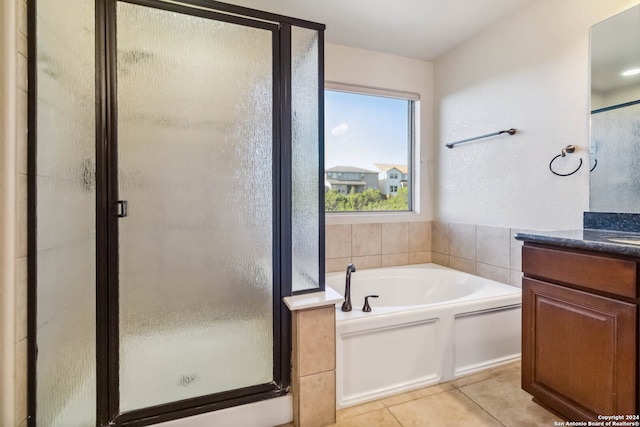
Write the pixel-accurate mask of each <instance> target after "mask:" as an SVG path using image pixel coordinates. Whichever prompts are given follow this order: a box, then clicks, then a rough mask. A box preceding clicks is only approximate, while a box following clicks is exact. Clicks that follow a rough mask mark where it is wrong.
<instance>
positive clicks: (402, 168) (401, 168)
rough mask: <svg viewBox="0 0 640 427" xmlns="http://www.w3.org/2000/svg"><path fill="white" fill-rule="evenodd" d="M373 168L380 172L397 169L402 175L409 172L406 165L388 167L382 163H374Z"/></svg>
mask: <svg viewBox="0 0 640 427" xmlns="http://www.w3.org/2000/svg"><path fill="white" fill-rule="evenodd" d="M375 167H377V168H378V169H380V170H381V171H382V172H388V171H389V170H391V169H398V170H399V171H400V172H402V173H408V172H409V168H408V167H407V165H388V164H383V163H376V164H375Z"/></svg>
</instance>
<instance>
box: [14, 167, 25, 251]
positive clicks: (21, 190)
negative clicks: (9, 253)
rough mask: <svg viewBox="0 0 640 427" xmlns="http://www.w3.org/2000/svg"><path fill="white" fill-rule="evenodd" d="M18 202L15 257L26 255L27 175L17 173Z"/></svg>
mask: <svg viewBox="0 0 640 427" xmlns="http://www.w3.org/2000/svg"><path fill="white" fill-rule="evenodd" d="M17 181H18V194H17V198H18V203H17V207H16V220H17V223H18V229H17V235H16V257H17V258H24V257H26V256H27V176H26V175H18V176H17Z"/></svg>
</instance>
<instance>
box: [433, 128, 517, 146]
mask: <svg viewBox="0 0 640 427" xmlns="http://www.w3.org/2000/svg"><path fill="white" fill-rule="evenodd" d="M503 133H507V134H509V135H513V134H515V133H516V130H515V129H514V128H511V129H508V130H501V131H498V132H494V133H488V134H486V135H480V136H476V137H473V138H468V139H463V140H461V141H456V142H450V143H448V144H445V147H447V148H453V147H454V146H456V145H458V144H462V143H464V142H471V141H475V140H476V139H483V138H489V137H491V136H498V135H502V134H503Z"/></svg>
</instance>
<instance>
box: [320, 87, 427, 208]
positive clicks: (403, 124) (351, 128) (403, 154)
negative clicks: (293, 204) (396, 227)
mask: <svg viewBox="0 0 640 427" xmlns="http://www.w3.org/2000/svg"><path fill="white" fill-rule="evenodd" d="M418 99H419V97H418V95H417V94H412V93H407V92H395V91H387V90H381V89H375V88H368V87H362V86H350V85H343V84H338V83H331V82H327V83H326V84H325V168H326V169H325V211H326V212H344V211H378V212H384V211H411V210H412V209H413V208H412V192H413V182H412V177H413V174H412V171H413V169H414V164H413V156H412V153H413V149H414V144H415V138H414V129H415V128H416V124H415V120H416V117H417V115H416V114H415V111H416V106H417V103H418V102H419V101H418ZM336 174H337V176H338V177H336ZM400 177H402V178H403V179H402V181H399V178H400ZM405 177H406V178H405ZM392 180H394V181H392ZM345 185H346V186H347V191H346V192H345V191H344V190H342V191H341V189H344V188H345Z"/></svg>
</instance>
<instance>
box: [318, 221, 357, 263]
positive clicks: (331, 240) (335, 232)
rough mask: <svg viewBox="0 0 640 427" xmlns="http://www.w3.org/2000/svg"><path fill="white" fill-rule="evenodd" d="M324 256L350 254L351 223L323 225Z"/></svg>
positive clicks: (348, 255) (334, 256) (345, 255)
mask: <svg viewBox="0 0 640 427" xmlns="http://www.w3.org/2000/svg"><path fill="white" fill-rule="evenodd" d="M324 239H325V257H326V258H346V257H350V256H351V224H333V225H327V226H326V227H325V236H324Z"/></svg>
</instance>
